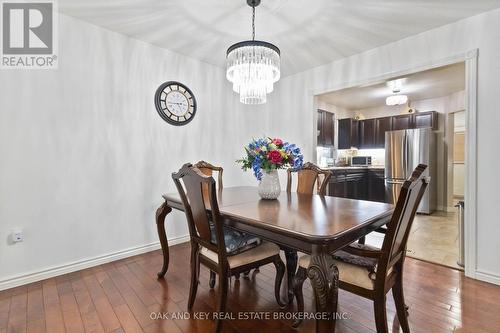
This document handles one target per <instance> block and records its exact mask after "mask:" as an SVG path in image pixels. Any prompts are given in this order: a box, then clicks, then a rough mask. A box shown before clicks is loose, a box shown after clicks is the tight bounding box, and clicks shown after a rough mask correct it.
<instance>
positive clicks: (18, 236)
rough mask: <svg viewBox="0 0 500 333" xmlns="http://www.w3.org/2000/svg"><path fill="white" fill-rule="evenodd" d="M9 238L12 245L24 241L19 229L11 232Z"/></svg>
mask: <svg viewBox="0 0 500 333" xmlns="http://www.w3.org/2000/svg"><path fill="white" fill-rule="evenodd" d="M11 237H12V242H14V243H19V242H22V241H23V240H24V235H23V231H22V230H21V229H15V230H12V233H11Z"/></svg>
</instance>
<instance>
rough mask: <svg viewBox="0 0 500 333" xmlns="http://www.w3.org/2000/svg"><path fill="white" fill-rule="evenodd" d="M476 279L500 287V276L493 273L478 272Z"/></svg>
mask: <svg viewBox="0 0 500 333" xmlns="http://www.w3.org/2000/svg"><path fill="white" fill-rule="evenodd" d="M475 277H476V279H478V280H481V281H484V282H489V283H493V284H496V285H499V286H500V276H499V275H497V274H494V273H491V272H485V271H480V270H476V274H475Z"/></svg>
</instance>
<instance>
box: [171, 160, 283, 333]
mask: <svg viewBox="0 0 500 333" xmlns="http://www.w3.org/2000/svg"><path fill="white" fill-rule="evenodd" d="M172 178H173V180H174V183H175V186H176V188H177V191H178V192H179V195H180V197H181V201H182V203H183V205H184V210H185V213H186V218H187V221H188V228H189V236H190V240H191V283H190V289H189V298H188V309H189V310H191V309H192V307H193V304H194V301H195V298H196V292H197V289H198V283H199V274H200V264H203V265H204V266H206V267H207V268H208V269H210V270H211V271H213V272H217V274H218V276H219V300H218V309H217V312H218V313H223V312H225V310H226V302H227V292H228V284H229V278H230V277H231V276H233V275H236V274H240V273H242V272H245V271H248V270H250V269H252V268H255V267H260V266H262V265H266V264H269V263H273V264H274V266H275V268H276V278H275V283H274V291H275V292H274V296H275V298H276V301H277V302H278V304H279V305H280V306H281V307H283V306H284V304H283V303H282V302H281V300H280V287H281V281H282V280H283V276H284V274H285V265H284V263H283V261H282V260H281V258H280V255H279V253H280V248H279V246H278V245H276V244H274V243H270V242H262V243H261V244H260V245H258V246H255V247H251V248H250V249H245V250H239V251H229V250H228V248H227V246H226V242H225V235H224V229H223V223H222V218H221V215H220V211H219V205H218V202H217V191H216V187H215V180H214V179H213V177H211V176H207V175H204V174H203V173H202V172H201V171H200V170H199V169H197V168H194V167H193V166H192V165H191V164H189V163H188V164H185V165H184V166H183V167H182V168H181V169H180V170H179V172H177V173H173V174H172ZM205 184H206V185H207V188H208V196H206V195H204V193H203V192H204V190H203V187H204V185H205ZM207 211H210V213H208V212H207ZM221 325H222V321H221V319H220V318H217V319H216V326H215V327H216V329H215V331H216V332H220V330H221Z"/></svg>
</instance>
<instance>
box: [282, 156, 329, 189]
mask: <svg viewBox="0 0 500 333" xmlns="http://www.w3.org/2000/svg"><path fill="white" fill-rule="evenodd" d="M293 173H297V190H296V191H297V193H304V194H313V193H315V192H314V185H316V187H317V190H316V192H317V193H318V194H320V195H326V188H327V186H328V181H329V180H330V178H331V177H332V172H331V171H330V170H326V169H321V168H320V167H318V166H317V165H315V164H314V163H311V162H306V163H304V165H303V166H302V168H300V169H299V170H294V169H292V168H290V169H288V170H287V182H286V191H287V192H288V193H291V192H292V174H293Z"/></svg>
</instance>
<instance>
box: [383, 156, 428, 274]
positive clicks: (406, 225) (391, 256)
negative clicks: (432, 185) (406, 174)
mask: <svg viewBox="0 0 500 333" xmlns="http://www.w3.org/2000/svg"><path fill="white" fill-rule="evenodd" d="M425 169H427V165H424V164H419V165H418V166H417V167H416V168H415V170H414V171H413V173H412V175H411V177H410V179H408V180H406V181H405V182H404V183H403V186H402V188H401V192H400V193H399V197H398V201H397V203H396V208H395V210H394V213H393V215H392V218H391V221H390V222H389V223H388V224H387V231H386V234H385V238H384V243H383V245H382V252H383V255H382V258H381V260H380V261H379V268H380V270H381V271H386V272H387V270H389V269H390V268H391V267H392V266H393V265H394V264H395V263H398V262H401V260H404V257H405V255H406V243H407V241H408V236H409V234H410V229H411V226H412V224H413V219H414V218H415V214H416V212H417V208H418V206H419V204H420V201H421V199H422V196H423V195H424V192H425V189H426V188H427V185H428V182H429V179H428V177H426V176H425V175H424V171H425ZM377 274H378V272H377ZM384 276H385V274H384Z"/></svg>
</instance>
